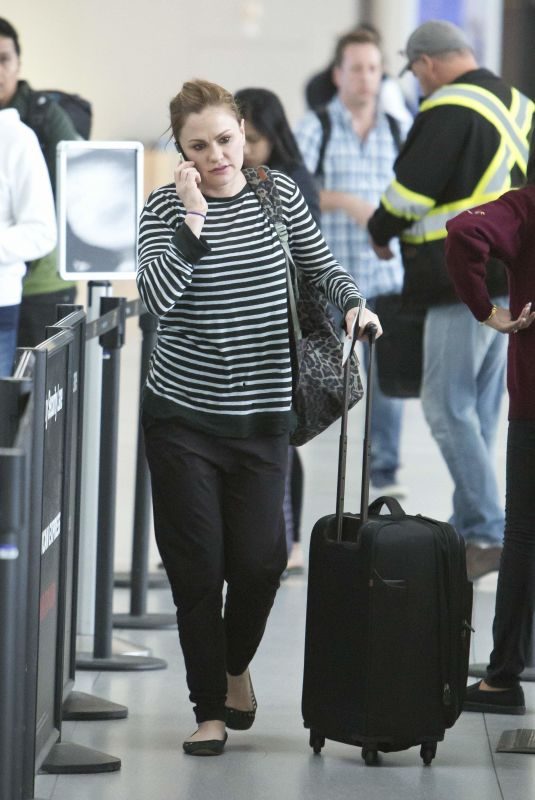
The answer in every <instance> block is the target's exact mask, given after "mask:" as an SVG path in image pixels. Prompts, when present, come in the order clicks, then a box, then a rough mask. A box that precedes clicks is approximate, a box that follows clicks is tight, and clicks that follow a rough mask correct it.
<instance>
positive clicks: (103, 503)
mask: <svg viewBox="0 0 535 800" xmlns="http://www.w3.org/2000/svg"><path fill="white" fill-rule="evenodd" d="M100 302H101V306H100V312H101V317H102V316H103V315H105V314H107V313H108V312H111V311H114V310H115V309H117V312H118V318H117V321H116V323H114V325H113V327H112V326H110V327H109V330H106V331H105V332H104V333H102V334H101V336H100V337H99V343H100V345H101V346H102V403H101V421H100V424H101V428H100V438H101V448H100V468H99V482H98V538H97V580H96V598H95V635H94V640H93V656H92V658H86V657H83V656H82V655H79V656H78V658H77V662H76V663H77V667H78V669H99V670H110V671H114V670H116V671H120V670H148V669H165V668H166V667H167V664H166V662H165V661H164V660H163V659H159V658H152V657H148V656H133V655H132V656H131V655H114V654H113V652H112V627H113V616H112V607H113V561H114V538H115V498H116V487H117V438H118V428H119V425H118V417H119V367H120V350H121V347H122V345H123V343H124V333H125V322H126V301H125V299H124V298H122V297H103V298H101V301H100Z"/></svg>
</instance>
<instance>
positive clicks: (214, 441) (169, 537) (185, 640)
mask: <svg viewBox="0 0 535 800" xmlns="http://www.w3.org/2000/svg"><path fill="white" fill-rule="evenodd" d="M143 425H144V430H145V446H146V453H147V460H148V463H149V467H150V472H151V479H152V496H153V506H154V526H155V533H156V540H157V544H158V549H159V551H160V555H161V557H162V561H163V564H164V566H165V569H166V571H167V574H168V576H169V581H170V583H171V589H172V592H173V599H174V602H175V605H176V608H177V621H178V631H179V636H180V643H181V646H182V651H183V653H184V661H185V664H186V677H187V682H188V687H189V690H190V699H191V701H192V702H193V703H194V704H195V708H194V711H195V716H196V719H197V722H203V721H205V720H209V719H220V720H222V719H224V718H225V712H224V706H225V697H226V693H227V677H226V672H228V673H229V674H230V675H240V674H241V673H242V672H244V670H245V669H246V668H247V666H248V665H249V663H250V661H251V659H252V658H253V656H254V654H255V652H256V649H257V647H258V645H259V644H260V641H261V639H262V636H263V633H264V629H265V626H266V622H267V618H268V615H269V612H270V609H271V606H272V605H273V601H274V599H275V594H276V592H277V589H278V587H279V578H280V576H281V574H282V572H283V571H284V569H285V567H286V561H287V556H286V543H285V537H284V521H283V516H282V500H283V496H284V482H285V477H286V463H287V450H288V435H287V434H285V435H280V436H264V437H258V438H254V439H253V438H251V439H231V438H223V437H217V436H209V435H207V434H204V433H200V432H198V431H194V430H191V429H189V428H186V427H184V426H183V425H181V424H180V423H178V422H177V421H176V420H152V419H150V418H148V417H144V420H143ZM224 581H227V593H226V600H225V609H224V617H223V616H222V590H223V582H224Z"/></svg>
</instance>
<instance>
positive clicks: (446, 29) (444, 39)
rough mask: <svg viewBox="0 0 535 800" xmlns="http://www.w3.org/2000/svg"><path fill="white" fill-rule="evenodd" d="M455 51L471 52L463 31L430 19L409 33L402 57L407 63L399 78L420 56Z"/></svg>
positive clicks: (442, 20) (455, 26)
mask: <svg viewBox="0 0 535 800" xmlns="http://www.w3.org/2000/svg"><path fill="white" fill-rule="evenodd" d="M455 50H472V45H471V44H470V42H469V41H468V38H467V36H466V34H465V32H464V31H462V30H461V29H460V28H458V27H457V25H453V23H451V22H447V21H446V20H444V19H431V20H429V22H424V23H423V25H420V27H419V28H416V30H415V31H413V32H412V33H411V35H410V36H409V38H408V40H407V46H406V48H405V50H404V51H402V55H405V56H407V63H406V64H405V66H404V67H403V69H402V70H401V72H400V73H399V74H400V77H401V75H403V74H404V73H405V72H406V71H407V70H408V69H410V68H411V66H412V64H413V62H414V61H416V59H418V58H420V56H423V55H426V56H436V55H438V54H439V53H451V52H453V51H455Z"/></svg>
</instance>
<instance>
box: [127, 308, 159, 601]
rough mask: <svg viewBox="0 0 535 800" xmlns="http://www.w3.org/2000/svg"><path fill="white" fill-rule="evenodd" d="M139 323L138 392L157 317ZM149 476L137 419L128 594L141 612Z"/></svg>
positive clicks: (145, 582)
mask: <svg viewBox="0 0 535 800" xmlns="http://www.w3.org/2000/svg"><path fill="white" fill-rule="evenodd" d="M139 327H140V328H141V332H142V337H143V338H142V342H141V375H140V388H139V393H140V397H141V392H142V391H143V385H144V383H145V378H146V377H147V373H148V371H149V363H150V357H151V354H152V351H153V349H154V345H155V342H156V328H157V320H156V317H153V316H152V314H148V313H146V314H141V316H140V317H139ZM150 494H151V492H150V477H149V469H148V465H147V459H146V458H145V445H144V441H143V430H142V427H141V421H140V422H139V423H138V434H137V456H136V495H135V504H134V536H133V543H132V590H131V594H130V613H131V614H132V615H135V616H141V615H143V614H145V613H146V611H147V590H148V571H149V532H150V520H151V509H152V505H151V496H150Z"/></svg>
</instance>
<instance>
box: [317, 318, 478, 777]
mask: <svg viewBox="0 0 535 800" xmlns="http://www.w3.org/2000/svg"><path fill="white" fill-rule="evenodd" d="M374 335H375V331H370V332H369V337H368V338H369V340H370V347H371V348H373V340H374ZM370 362H371V359H370ZM367 384H368V387H367V396H366V423H365V435H364V456H363V470H362V497H361V510H360V514H344V513H343V502H344V483H345V461H346V448H347V412H346V413H345V414H344V416H343V418H342V430H341V435H340V457H339V466H338V491H337V503H336V507H337V513H336V514H334V515H331V516H327V517H323V518H322V519H320V520H319V521H318V522H317V523H316V524H315V526H314V529H313V531H312V535H311V541H310V561H309V583H308V600H307V617H306V640H305V665H304V678H303V698H302V712H303V719H304V724H305V727H306V728H309V729H310V746H311V747H312V748H313V750H314V752H315V753H319V752H320V751H321V749H322V747H323V746H324V744H325V739H333V740H335V741H338V742H344V743H346V744H352V745H356V746H359V747H362V756H363V758H364V760H365V762H366V764H373V763H374V762H375V761H376V760H377V753H378V751H383V752H388V751H395V750H405V749H407V748H409V747H412V746H414V745H420V746H421V749H420V755H421V757H422V759H423V761H424V763H425V764H430V763H431V761H432V760H433V758H434V756H435V753H436V749H437V742H439V741H442V740H443V738H444V733H445V729H446V728H449V727H451V726H452V725H453V724H454V723H455V721H456V719H457V717H458V716H459V714H460V712H461V709H462V702H463V698H464V691H465V686H466V680H467V673H468V656H469V647H470V631H471V627H470V621H471V610H472V584H471V583H469V582H468V580H467V578H466V561H465V549H464V542H463V540H462V538H461V537H460V536H459V535H458V534H457V533H456V531H455V530H454V528H452V527H451V526H450V525H448V524H447V523H443V522H437V521H436V520H433V519H428V518H426V517H423V516H420V515H418V516H409V515H407V514H405V513H404V512H403V509H402V508H401V506H400V505H399V503H398V502H397V501H396V500H394V499H393V498H388V497H381V498H379V499H378V500H376V501H375V502H374V503H372V504H371V505H370V507H369V508H368V488H369V449H370V444H369V442H370V439H369V434H370V410H371V402H372V396H371V395H372V392H371V385H370V381H369V380H368V381H367ZM384 506H386V508H387V510H388V512H389V513H387V514H380V511H381V510H382V509H383V507H384Z"/></svg>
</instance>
